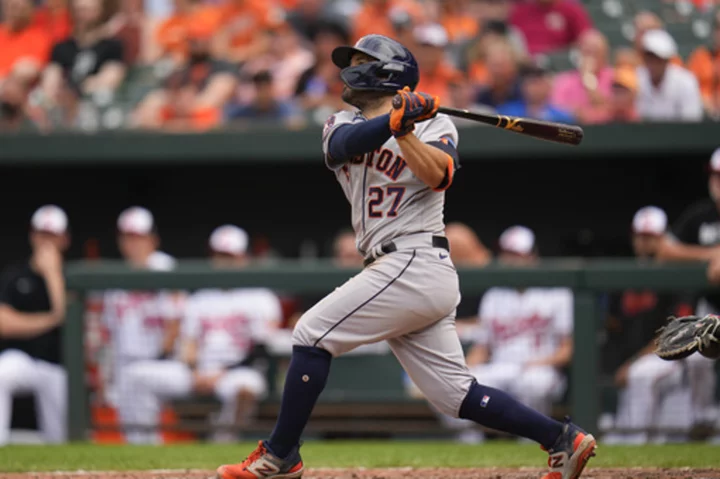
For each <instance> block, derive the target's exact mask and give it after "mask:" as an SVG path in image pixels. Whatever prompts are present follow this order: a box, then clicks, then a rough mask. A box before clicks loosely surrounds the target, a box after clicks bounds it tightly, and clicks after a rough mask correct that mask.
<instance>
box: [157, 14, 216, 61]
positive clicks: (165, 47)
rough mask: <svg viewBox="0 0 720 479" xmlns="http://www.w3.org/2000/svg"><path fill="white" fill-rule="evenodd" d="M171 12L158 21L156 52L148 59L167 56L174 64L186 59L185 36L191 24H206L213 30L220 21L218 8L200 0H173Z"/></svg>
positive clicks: (187, 47)
mask: <svg viewBox="0 0 720 479" xmlns="http://www.w3.org/2000/svg"><path fill="white" fill-rule="evenodd" d="M173 5H174V11H173V13H172V14H171V15H170V16H169V17H167V18H166V19H164V20H163V21H162V22H160V23H159V24H158V26H157V29H156V30H155V38H154V40H155V43H156V44H157V46H158V49H157V52H156V53H155V54H154V55H153V56H152V57H151V58H150V61H158V60H160V59H163V58H167V59H169V60H171V61H172V63H173V64H174V65H176V66H181V65H184V64H185V63H186V62H187V60H188V54H189V51H188V50H189V46H190V45H189V42H188V40H187V36H188V35H189V34H190V32H191V26H192V25H193V24H198V23H200V24H202V25H206V27H205V29H206V30H208V31H215V30H216V29H217V28H219V26H220V23H221V20H222V18H221V16H220V10H219V9H217V8H214V7H212V6H208V5H204V4H203V3H202V2H201V1H200V0H174V1H173Z"/></svg>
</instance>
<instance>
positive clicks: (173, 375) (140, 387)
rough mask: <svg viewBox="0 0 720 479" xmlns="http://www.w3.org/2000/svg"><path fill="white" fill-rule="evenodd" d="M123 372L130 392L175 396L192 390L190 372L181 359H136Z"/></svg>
mask: <svg viewBox="0 0 720 479" xmlns="http://www.w3.org/2000/svg"><path fill="white" fill-rule="evenodd" d="M123 374H124V376H125V384H126V387H127V388H128V389H129V390H130V391H131V392H134V391H137V392H144V393H151V394H154V395H157V396H162V397H176V396H184V395H186V394H189V393H190V392H191V391H192V372H191V371H190V368H188V366H187V365H186V364H185V363H183V362H181V361H152V360H148V361H137V362H134V363H132V364H131V365H129V366H128V367H127V369H126V371H125V372H124V373H123Z"/></svg>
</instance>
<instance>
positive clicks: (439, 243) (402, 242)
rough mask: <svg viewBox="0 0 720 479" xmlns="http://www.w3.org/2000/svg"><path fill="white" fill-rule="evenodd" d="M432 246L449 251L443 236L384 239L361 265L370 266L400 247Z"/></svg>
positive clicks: (446, 240) (448, 245)
mask: <svg viewBox="0 0 720 479" xmlns="http://www.w3.org/2000/svg"><path fill="white" fill-rule="evenodd" d="M429 245H430V246H432V247H433V248H442V249H444V250H446V251H448V252H449V251H450V242H449V241H448V239H447V238H446V237H444V236H430V237H428V235H410V236H403V237H400V238H396V239H394V240H392V241H386V242H385V243H383V244H381V245H380V246H376V247H374V248H373V249H372V250H371V251H370V254H368V256H367V257H366V258H365V260H364V261H363V266H365V267H367V266H370V265H371V264H372V263H374V262H375V260H376V259H378V258H379V257H381V256H384V255H386V254H390V253H394V252H395V251H398V250H400V249H408V248H424V247H427V246H429Z"/></svg>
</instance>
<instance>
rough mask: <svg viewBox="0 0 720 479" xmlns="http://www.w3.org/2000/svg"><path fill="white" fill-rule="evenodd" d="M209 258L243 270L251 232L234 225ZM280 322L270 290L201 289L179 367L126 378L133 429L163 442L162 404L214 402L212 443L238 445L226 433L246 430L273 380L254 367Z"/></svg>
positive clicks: (188, 318) (153, 367) (141, 368)
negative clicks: (195, 399)
mask: <svg viewBox="0 0 720 479" xmlns="http://www.w3.org/2000/svg"><path fill="white" fill-rule="evenodd" d="M209 246H210V250H211V256H210V259H211V261H212V264H213V265H214V266H215V267H216V268H242V267H243V266H244V265H245V264H246V263H247V257H246V251H247V246H248V236H247V233H246V232H245V231H244V230H242V229H241V228H238V227H237V226H234V225H224V226H221V227H219V228H217V229H215V230H214V231H213V233H212V235H211V236H210V241H209ZM281 319H282V308H281V305H280V301H279V299H278V297H277V296H276V295H275V294H274V293H273V292H272V291H270V290H267V289H263V288H252V289H237V288H236V289H217V288H212V289H211V288H207V289H201V290H198V291H196V292H195V293H193V294H192V295H190V296H189V298H188V301H187V307H186V309H185V312H184V315H183V319H182V329H181V331H182V332H181V336H180V341H181V353H180V358H179V360H173V361H152V360H151V361H143V362H140V363H137V364H136V365H135V366H133V367H132V369H131V370H130V371H129V372H128V391H132V395H130V396H127V397H126V398H124V401H125V402H126V403H127V404H125V406H124V409H127V410H128V411H132V414H133V415H132V417H130V418H128V419H130V420H132V421H133V422H134V424H140V425H143V426H146V427H147V426H150V428H151V429H150V430H151V433H150V434H148V435H146V436H145V437H144V438H143V439H144V440H143V441H142V442H146V443H157V442H158V441H159V438H158V434H157V433H158V431H157V426H158V425H159V422H160V418H159V416H160V414H159V412H160V409H161V405H162V402H163V401H168V400H171V399H177V398H183V397H188V396H191V395H193V394H196V395H203V396H206V395H213V396H215V397H217V398H218V399H220V401H222V408H221V410H220V414H219V415H218V417H217V419H216V421H214V424H213V426H214V429H215V432H214V435H213V439H214V440H215V441H218V442H227V441H232V440H236V439H237V435H236V434H232V432H231V430H229V429H228V428H237V427H240V428H242V427H243V426H246V425H247V423H248V421H249V420H250V418H251V417H252V415H253V413H254V412H255V406H256V404H257V401H258V400H259V399H262V398H263V397H264V396H265V394H266V393H267V380H266V378H265V376H264V374H263V371H262V369H260V368H259V367H257V366H253V362H255V361H257V360H258V359H260V357H262V356H265V355H266V353H265V345H266V344H267V343H268V342H269V341H270V340H271V338H272V335H273V334H274V333H275V331H276V330H277V327H278V324H279V322H280V320H281Z"/></svg>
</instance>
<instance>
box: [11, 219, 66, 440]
mask: <svg viewBox="0 0 720 479" xmlns="http://www.w3.org/2000/svg"><path fill="white" fill-rule="evenodd" d="M69 244H70V236H69V233H68V218H67V215H66V214H65V212H64V211H63V210H62V209H60V208H59V207H57V206H55V205H46V206H43V207H42V208H40V209H38V210H37V211H36V212H35V214H34V215H33V216H32V219H31V222H30V245H31V246H32V251H33V252H32V256H31V257H30V260H29V261H26V262H25V263H23V264H20V265H17V266H13V267H10V268H8V269H7V270H5V271H3V274H2V277H1V278H0V446H4V445H5V444H7V443H8V441H9V439H10V419H11V416H12V410H11V407H12V398H13V396H14V395H15V394H22V393H32V394H33V395H34V396H35V401H36V405H37V409H38V411H37V412H38V424H39V426H40V430H41V431H42V434H43V437H44V440H45V441H46V442H50V443H59V442H64V441H65V439H66V435H67V434H66V431H67V426H66V420H67V376H66V374H65V369H64V368H63V366H62V352H61V343H62V340H61V337H60V335H61V333H60V325H61V323H62V321H63V319H64V318H65V280H64V279H63V274H62V254H63V252H65V250H66V249H67V248H68V246H69Z"/></svg>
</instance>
